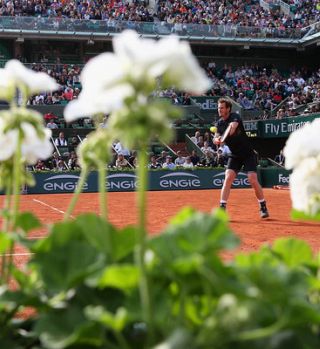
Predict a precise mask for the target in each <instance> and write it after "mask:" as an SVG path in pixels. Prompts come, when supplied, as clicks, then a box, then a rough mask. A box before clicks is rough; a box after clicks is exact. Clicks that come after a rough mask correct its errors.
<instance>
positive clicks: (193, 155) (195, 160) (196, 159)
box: [190, 150, 200, 166]
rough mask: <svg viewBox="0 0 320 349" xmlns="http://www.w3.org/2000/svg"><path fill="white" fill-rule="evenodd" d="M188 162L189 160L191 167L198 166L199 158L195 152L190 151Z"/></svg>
mask: <svg viewBox="0 0 320 349" xmlns="http://www.w3.org/2000/svg"><path fill="white" fill-rule="evenodd" d="M190 160H191V162H192V164H193V166H198V165H199V162H200V157H199V156H198V155H197V152H196V151H195V150H192V152H191V156H190Z"/></svg>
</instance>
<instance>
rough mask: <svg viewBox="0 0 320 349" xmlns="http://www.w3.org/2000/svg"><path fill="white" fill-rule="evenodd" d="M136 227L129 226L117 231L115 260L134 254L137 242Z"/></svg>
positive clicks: (114, 238)
mask: <svg viewBox="0 0 320 349" xmlns="http://www.w3.org/2000/svg"><path fill="white" fill-rule="evenodd" d="M136 229H137V228H136V227H131V226H127V227H125V228H123V229H120V230H118V231H116V233H115V234H114V235H113V236H112V237H113V244H112V253H113V259H114V260H115V261H120V260H121V259H123V258H125V257H127V256H128V255H130V254H132V253H133V251H134V247H135V244H136Z"/></svg>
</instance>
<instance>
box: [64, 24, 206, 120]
mask: <svg viewBox="0 0 320 349" xmlns="http://www.w3.org/2000/svg"><path fill="white" fill-rule="evenodd" d="M113 46H114V53H103V54H101V55H99V56H97V57H95V58H93V59H92V60H90V61H89V62H88V63H87V65H86V66H85V68H84V69H83V71H82V73H81V77H80V79H81V83H82V86H83V90H82V92H81V93H80V96H79V99H78V101H75V102H71V103H69V105H68V106H67V107H66V109H65V112H64V114H65V118H66V120H67V121H72V120H75V119H76V118H79V117H83V116H91V115H93V114H97V113H105V114H106V113H110V112H112V111H114V110H117V109H119V108H121V107H122V105H123V101H124V99H125V98H127V97H129V96H134V95H135V94H137V96H145V97H148V96H149V94H151V92H152V89H154V88H155V86H156V84H157V80H156V79H157V78H159V77H161V76H163V75H164V76H165V78H166V79H165V80H166V82H167V83H168V84H171V85H174V86H175V87H177V88H179V89H182V90H186V91H193V92H196V93H201V92H205V91H206V90H207V89H208V88H209V87H210V80H209V79H208V78H207V77H206V75H205V73H204V72H203V71H202V70H201V68H200V67H199V65H198V62H197V61H196V59H195V58H194V57H193V55H192V52H191V49H190V47H189V45H188V44H187V43H186V42H181V41H179V39H178V38H177V37H170V38H165V39H162V40H160V41H154V40H151V39H142V38H140V37H139V36H138V34H137V33H135V32H134V31H130V30H126V31H124V32H122V33H121V34H119V35H118V36H117V37H115V38H114V40H113Z"/></svg>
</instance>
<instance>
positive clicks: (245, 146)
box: [214, 98, 269, 218]
mask: <svg viewBox="0 0 320 349" xmlns="http://www.w3.org/2000/svg"><path fill="white" fill-rule="evenodd" d="M231 107H232V104H231V102H230V101H229V100H228V99H225V98H220V99H219V101H218V113H219V116H220V119H219V121H218V123H217V125H216V126H217V133H216V135H215V138H214V143H215V144H217V145H220V144H221V137H222V135H223V134H224V132H225V131H226V129H227V128H228V126H229V125H231V126H230V127H231V129H230V132H229V135H228V136H227V138H226V139H225V143H226V145H227V146H228V147H229V148H230V150H231V156H230V157H229V159H228V165H227V170H226V174H225V181H224V183H223V187H222V190H221V198H220V207H221V208H224V209H225V208H226V206H227V201H228V198H229V195H230V189H231V185H232V183H233V181H234V179H235V178H236V176H237V173H238V172H239V171H240V170H241V169H242V168H243V170H244V171H245V172H247V175H248V180H249V182H250V184H251V186H252V187H253V189H254V191H255V194H256V197H257V199H258V201H259V204H260V216H261V218H267V217H269V213H268V210H267V205H266V201H265V199H264V195H263V191H262V188H261V186H260V184H259V182H258V177H257V162H256V157H255V153H254V151H253V148H252V147H251V145H250V142H249V138H248V136H247V134H246V132H245V129H244V126H243V123H242V120H241V118H240V116H239V115H238V114H236V113H231Z"/></svg>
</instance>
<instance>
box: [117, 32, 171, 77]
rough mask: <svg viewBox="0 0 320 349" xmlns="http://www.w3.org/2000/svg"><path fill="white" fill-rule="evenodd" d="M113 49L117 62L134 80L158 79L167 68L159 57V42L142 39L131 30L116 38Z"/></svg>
mask: <svg viewBox="0 0 320 349" xmlns="http://www.w3.org/2000/svg"><path fill="white" fill-rule="evenodd" d="M113 48H114V52H115V54H116V56H117V57H118V60H119V61H120V62H121V64H122V66H123V67H125V69H126V70H127V72H128V73H129V74H130V76H131V77H132V78H133V79H134V80H138V79H141V78H143V77H145V76H146V75H149V76H151V77H153V78H155V77H158V76H160V75H162V74H163V72H164V71H165V69H166V67H167V64H166V62H165V61H164V60H163V59H161V58H160V57H159V53H160V52H159V42H157V41H155V40H151V39H142V38H140V36H139V35H138V34H137V33H136V32H135V31H133V30H124V31H123V32H122V33H121V35H118V36H116V37H115V38H114V39H113ZM159 58H160V59H159Z"/></svg>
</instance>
